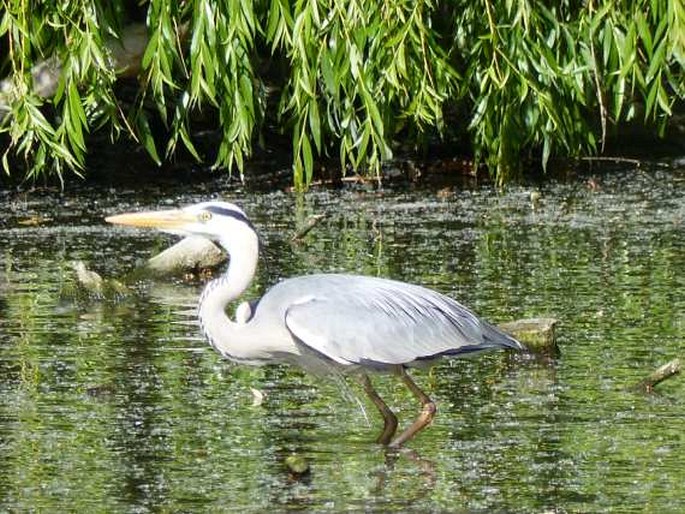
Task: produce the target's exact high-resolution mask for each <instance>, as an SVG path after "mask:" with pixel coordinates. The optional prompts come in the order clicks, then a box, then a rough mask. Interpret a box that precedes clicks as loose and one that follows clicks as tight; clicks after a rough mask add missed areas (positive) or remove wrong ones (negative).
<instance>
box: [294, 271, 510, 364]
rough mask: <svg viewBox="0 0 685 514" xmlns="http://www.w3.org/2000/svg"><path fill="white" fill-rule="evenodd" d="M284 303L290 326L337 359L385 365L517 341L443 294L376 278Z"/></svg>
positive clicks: (298, 335) (308, 342) (307, 342)
mask: <svg viewBox="0 0 685 514" xmlns="http://www.w3.org/2000/svg"><path fill="white" fill-rule="evenodd" d="M319 290H320V291H323V292H320V293H314V294H311V295H309V296H308V297H306V298H302V299H301V301H299V302H298V303H296V304H293V305H291V306H289V307H288V309H287V310H286V313H285V322H286V326H287V327H288V330H290V332H291V333H292V334H293V335H294V336H295V337H296V338H297V339H298V340H299V341H300V342H302V343H303V344H305V345H307V346H309V347H310V348H312V349H314V350H316V351H317V352H319V353H320V354H323V355H324V356H326V357H328V358H329V359H332V360H334V361H336V362H338V363H340V364H348V365H349V364H365V365H372V366H373V365H375V366H380V367H383V366H387V365H393V364H408V363H411V362H415V361H417V360H428V359H432V358H435V357H438V356H440V355H450V354H452V355H457V354H460V353H461V354H464V353H471V352H474V351H482V350H487V349H490V348H517V349H520V348H521V347H520V345H519V343H518V342H517V341H516V340H514V339H512V338H510V337H509V336H506V335H505V334H503V333H502V332H500V331H499V330H498V329H496V328H494V327H493V326H492V325H489V324H488V323H486V322H484V321H481V320H479V319H478V318H477V317H476V316H475V315H474V314H473V313H472V312H471V311H469V310H468V309H466V308H465V307H464V306H462V305H461V304H459V303H458V302H456V301H454V300H452V299H451V298H448V297H446V296H444V295H441V294H439V293H436V292H434V291H431V290H429V289H425V288H422V287H419V286H412V285H409V284H404V283H401V282H394V281H388V280H380V279H366V280H359V279H352V278H351V279H350V283H349V284H343V285H342V286H341V285H340V284H338V287H335V288H331V287H325V288H324V287H322V288H320V289H319Z"/></svg>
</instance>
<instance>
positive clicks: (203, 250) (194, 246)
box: [147, 236, 226, 275]
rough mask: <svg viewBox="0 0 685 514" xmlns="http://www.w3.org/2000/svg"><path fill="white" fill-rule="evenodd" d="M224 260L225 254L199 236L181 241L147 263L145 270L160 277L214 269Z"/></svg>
mask: <svg viewBox="0 0 685 514" xmlns="http://www.w3.org/2000/svg"><path fill="white" fill-rule="evenodd" d="M225 260H226V254H225V253H224V252H222V251H221V249H220V248H219V247H218V246H216V245H215V244H214V243H212V242H211V241H209V240H208V239H205V238H204V237H200V236H191V237H186V238H185V239H182V240H181V241H179V242H178V243H176V244H175V245H173V246H171V247H169V248H167V249H166V250H164V251H163V252H162V253H160V254H158V255H155V256H154V257H152V258H151V259H149V260H148V261H147V269H149V270H152V271H154V272H155V273H158V274H160V275H162V274H165V273H178V272H183V271H193V270H195V271H198V270H204V269H209V268H214V267H215V266H218V265H219V264H221V263H222V262H224V261H225Z"/></svg>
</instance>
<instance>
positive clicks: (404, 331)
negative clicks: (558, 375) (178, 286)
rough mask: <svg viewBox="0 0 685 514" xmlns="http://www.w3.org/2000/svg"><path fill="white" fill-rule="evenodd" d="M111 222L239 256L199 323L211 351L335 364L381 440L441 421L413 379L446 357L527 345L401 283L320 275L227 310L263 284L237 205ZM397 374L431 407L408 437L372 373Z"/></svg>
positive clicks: (263, 360) (312, 367) (307, 365)
mask: <svg viewBox="0 0 685 514" xmlns="http://www.w3.org/2000/svg"><path fill="white" fill-rule="evenodd" d="M106 220H107V221H108V222H110V223H116V224H121V225H130V226H135V227H151V228H156V229H160V230H163V231H165V232H171V233H174V234H178V235H182V236H190V235H198V236H203V237H205V238H207V239H210V240H211V241H213V242H215V243H217V244H219V245H220V246H222V247H223V248H224V249H225V250H226V251H227V252H228V254H229V256H230V264H229V266H228V270H227V272H226V273H225V274H224V275H222V276H221V277H219V278H217V279H215V280H213V281H211V282H209V283H208V284H207V286H206V287H205V289H204V291H203V293H202V296H201V297H200V301H199V307H198V316H199V319H200V325H201V327H202V331H203V332H204V335H205V337H206V338H207V340H208V341H209V343H210V344H211V345H212V346H213V347H214V348H215V349H216V350H217V351H218V352H219V353H220V354H221V355H222V356H224V357H225V358H227V359H230V360H232V361H235V362H238V363H244V364H251V365H261V364H269V363H287V364H294V365H297V366H300V367H301V368H304V369H305V370H309V371H314V372H316V371H321V370H322V369H324V370H325V369H330V367H331V366H333V367H335V368H337V369H340V370H343V371H346V372H353V373H356V374H358V375H359V377H361V382H362V385H363V387H364V391H365V392H366V394H367V395H368V396H369V398H370V399H371V401H372V402H373V404H374V405H375V406H376V407H377V408H378V410H379V412H380V413H381V415H382V416H383V421H384V427H383V431H382V432H381V434H380V436H379V437H378V442H379V443H381V444H384V445H389V446H391V447H399V446H401V445H402V444H404V443H405V442H406V441H408V440H409V439H411V438H412V437H414V436H415V435H416V434H417V433H418V432H419V431H421V430H422V429H423V428H425V427H426V426H427V425H428V424H429V423H430V422H431V421H432V419H433V417H434V416H435V412H436V408H435V404H434V403H433V401H432V400H431V399H430V398H429V397H428V395H426V393H424V392H423V391H422V390H421V389H420V388H419V387H418V386H417V385H416V383H414V381H413V380H412V379H411V377H410V376H409V374H408V373H407V368H409V367H412V366H424V365H427V364H430V363H431V362H432V361H435V360H437V359H438V358H440V357H462V356H467V355H472V354H474V353H478V352H482V351H485V350H495V349H514V350H522V349H523V346H522V345H521V343H519V342H518V341H517V340H516V339H514V338H512V337H510V336H508V335H507V334H505V333H503V332H502V331H500V330H499V329H497V328H496V327H494V326H493V325H491V324H490V323H488V322H486V321H484V320H481V319H479V318H478V317H477V316H476V315H475V314H473V313H472V312H471V311H470V310H469V309H467V308H466V307H464V306H463V305H461V304H460V303H458V302H457V301H455V300H453V299H451V298H449V297H447V296H445V295H442V294H440V293H437V292H435V291H432V290H430V289H426V288H424V287H420V286H417V285H412V284H408V283H404V282H398V281H395V280H388V279H383V278H374V277H365V276H359V275H345V274H316V275H305V276H300V277H294V278H290V279H287V280H283V281H282V282H279V283H278V284H276V285H275V286H273V287H272V288H271V289H269V290H268V291H267V292H266V293H265V294H264V296H262V297H261V298H260V299H259V300H258V301H255V302H251V303H248V302H244V303H242V304H240V305H239V306H238V308H237V309H236V316H235V320H234V321H233V320H231V319H230V318H229V317H228V316H227V315H226V311H225V309H226V306H227V305H228V304H229V303H230V302H232V301H233V300H236V299H237V298H238V297H240V295H241V294H242V293H243V292H244V291H245V290H246V289H247V288H248V286H249V285H250V282H251V281H252V278H253V277H254V274H255V270H256V267H257V260H258V255H259V242H258V237H257V232H256V231H255V228H254V226H253V225H252V223H251V222H250V220H249V219H248V218H247V216H246V215H245V213H244V212H243V211H242V210H241V209H240V208H239V207H238V206H236V205H234V204H232V203H228V202H218V201H216V202H204V203H200V204H196V205H191V206H188V207H185V208H182V209H173V210H164V211H155V212H138V213H129V214H121V215H117V216H110V217H108V218H107V219H106ZM371 371H373V372H388V373H391V374H394V375H397V376H398V377H399V378H400V379H401V380H402V382H403V383H404V384H405V385H406V386H407V388H408V389H409V390H410V391H411V392H412V394H413V395H414V396H415V397H416V398H417V399H418V401H419V402H420V403H421V412H420V414H419V416H418V417H417V418H416V420H415V421H414V422H413V423H412V424H411V425H410V426H409V427H408V428H406V429H405V430H404V431H402V432H401V433H400V434H399V435H397V436H396V435H395V434H396V432H397V417H396V416H395V414H394V413H393V412H392V410H391V409H390V408H389V407H388V405H387V404H386V403H385V401H384V400H383V399H382V398H381V396H380V395H379V394H378V393H377V392H376V390H375V389H374V388H373V386H372V384H371V380H370V378H369V375H368V373H369V372H371Z"/></svg>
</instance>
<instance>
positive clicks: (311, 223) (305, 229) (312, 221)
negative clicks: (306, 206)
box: [290, 214, 326, 243]
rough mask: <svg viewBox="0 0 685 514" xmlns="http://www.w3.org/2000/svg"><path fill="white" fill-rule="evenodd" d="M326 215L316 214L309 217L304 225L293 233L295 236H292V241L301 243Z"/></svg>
mask: <svg viewBox="0 0 685 514" xmlns="http://www.w3.org/2000/svg"><path fill="white" fill-rule="evenodd" d="M325 217H326V215H325V214H314V215H312V216H310V217H309V218H307V221H305V222H304V225H302V226H301V227H300V228H299V229H297V231H296V232H295V234H293V237H291V238H290V242H291V243H299V242H300V241H302V239H304V236H306V235H307V234H309V232H310V231H311V230H312V229H313V228H314V227H315V226H317V225H318V224H319V223H320V222H321V220H323V219H324V218H325Z"/></svg>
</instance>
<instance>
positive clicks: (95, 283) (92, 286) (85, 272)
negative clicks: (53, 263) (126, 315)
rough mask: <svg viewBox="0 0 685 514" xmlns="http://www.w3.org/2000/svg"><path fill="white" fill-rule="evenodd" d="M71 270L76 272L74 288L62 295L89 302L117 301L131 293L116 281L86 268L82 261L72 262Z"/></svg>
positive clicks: (66, 290)
mask: <svg viewBox="0 0 685 514" xmlns="http://www.w3.org/2000/svg"><path fill="white" fill-rule="evenodd" d="M70 264H71V267H72V269H73V270H74V271H75V272H76V284H75V285H76V287H75V288H73V287H72V289H70V288H66V289H65V290H64V291H63V295H64V296H66V297H73V298H77V299H86V298H87V299H90V300H118V299H121V298H122V297H124V296H126V295H128V294H129V293H130V292H131V291H130V290H129V288H128V287H126V286H125V285H124V284H122V283H121V282H119V281H118V280H116V279H104V278H102V277H101V276H100V275H99V274H98V273H96V272H95V271H91V270H89V269H88V268H87V267H86V264H85V263H84V262H83V261H72V262H71V263H70Z"/></svg>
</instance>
